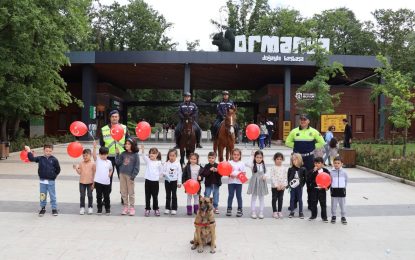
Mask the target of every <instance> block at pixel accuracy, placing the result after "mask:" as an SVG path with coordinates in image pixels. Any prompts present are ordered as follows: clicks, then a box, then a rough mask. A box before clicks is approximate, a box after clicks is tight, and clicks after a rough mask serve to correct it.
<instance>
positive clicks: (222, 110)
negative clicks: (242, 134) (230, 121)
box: [211, 90, 239, 140]
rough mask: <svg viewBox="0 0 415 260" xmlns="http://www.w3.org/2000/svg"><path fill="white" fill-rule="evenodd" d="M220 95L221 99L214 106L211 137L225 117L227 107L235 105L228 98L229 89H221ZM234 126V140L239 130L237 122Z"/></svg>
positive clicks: (214, 135) (215, 135)
mask: <svg viewBox="0 0 415 260" xmlns="http://www.w3.org/2000/svg"><path fill="white" fill-rule="evenodd" d="M222 95H223V99H222V100H221V101H220V102H219V104H218V105H217V106H216V112H217V115H216V119H215V122H213V125H212V129H211V130H212V137H213V138H216V137H217V134H218V131H219V128H220V124H221V123H222V121H223V120H224V119H225V117H226V114H227V113H228V111H229V109H230V108H235V107H236V106H235V103H234V102H233V101H232V100H230V99H229V91H227V90H224V91H222ZM234 128H235V138H236V140H238V132H239V127H238V124H235V125H234Z"/></svg>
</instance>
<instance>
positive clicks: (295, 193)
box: [287, 153, 307, 219]
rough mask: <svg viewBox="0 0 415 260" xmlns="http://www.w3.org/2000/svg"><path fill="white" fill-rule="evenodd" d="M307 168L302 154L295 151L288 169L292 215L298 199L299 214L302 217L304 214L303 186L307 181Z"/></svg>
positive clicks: (292, 215) (290, 216)
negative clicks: (304, 165)
mask: <svg viewBox="0 0 415 260" xmlns="http://www.w3.org/2000/svg"><path fill="white" fill-rule="evenodd" d="M306 176H307V169H306V168H304V167H303V158H302V157H301V154H299V153H294V154H293V155H292V156H291V167H290V168H289V169H288V180H287V181H288V185H289V187H290V208H289V209H290V215H289V216H288V217H289V218H292V217H294V209H295V208H296V207H295V203H296V201H298V207H299V208H298V215H299V217H300V218H301V219H303V218H304V214H303V187H304V184H305V183H306Z"/></svg>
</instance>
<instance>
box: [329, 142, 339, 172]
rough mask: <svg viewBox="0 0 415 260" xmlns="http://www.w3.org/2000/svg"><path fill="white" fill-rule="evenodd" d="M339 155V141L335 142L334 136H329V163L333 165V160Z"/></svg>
mask: <svg viewBox="0 0 415 260" xmlns="http://www.w3.org/2000/svg"><path fill="white" fill-rule="evenodd" d="M337 156H339V142H337V139H336V138H334V137H333V138H331V140H330V143H329V161H330V165H333V160H334V158H336V157H337Z"/></svg>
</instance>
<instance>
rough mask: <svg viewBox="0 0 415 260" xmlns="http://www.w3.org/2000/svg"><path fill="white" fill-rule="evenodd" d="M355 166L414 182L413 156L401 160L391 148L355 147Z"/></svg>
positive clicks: (414, 164) (414, 163)
mask: <svg viewBox="0 0 415 260" xmlns="http://www.w3.org/2000/svg"><path fill="white" fill-rule="evenodd" d="M356 155H357V157H356V160H357V164H359V165H361V166H364V167H368V168H371V169H374V170H377V171H381V172H386V173H388V174H392V175H394V176H397V177H401V178H404V179H407V180H411V181H415V161H414V160H413V159H412V158H414V156H415V154H410V155H409V156H408V157H407V158H401V157H400V155H399V153H398V152H396V151H395V150H394V149H393V148H392V147H382V148H373V147H372V146H370V145H367V146H357V147H356Z"/></svg>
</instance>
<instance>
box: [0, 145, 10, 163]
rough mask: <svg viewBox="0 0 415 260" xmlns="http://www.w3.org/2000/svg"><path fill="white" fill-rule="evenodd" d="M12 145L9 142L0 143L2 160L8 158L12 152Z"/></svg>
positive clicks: (0, 157)
mask: <svg viewBox="0 0 415 260" xmlns="http://www.w3.org/2000/svg"><path fill="white" fill-rule="evenodd" d="M9 148H10V143H9V142H0V159H3V158H6V159H7V158H8V157H9V152H10V149H9Z"/></svg>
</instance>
